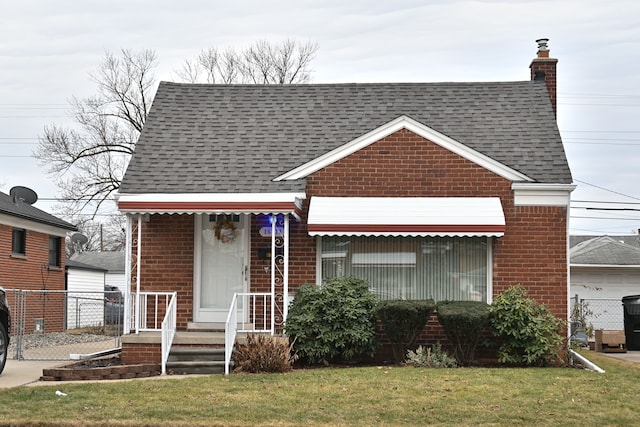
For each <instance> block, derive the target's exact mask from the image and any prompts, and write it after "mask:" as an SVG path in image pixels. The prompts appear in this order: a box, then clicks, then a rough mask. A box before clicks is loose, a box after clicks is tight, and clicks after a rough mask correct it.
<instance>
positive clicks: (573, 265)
mask: <svg viewBox="0 0 640 427" xmlns="http://www.w3.org/2000/svg"><path fill="white" fill-rule="evenodd" d="M569 268H622V269H627V268H640V265H638V264H569Z"/></svg>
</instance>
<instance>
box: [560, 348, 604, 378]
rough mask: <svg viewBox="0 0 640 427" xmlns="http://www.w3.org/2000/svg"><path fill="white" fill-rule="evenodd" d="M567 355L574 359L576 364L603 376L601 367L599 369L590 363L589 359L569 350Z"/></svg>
mask: <svg viewBox="0 0 640 427" xmlns="http://www.w3.org/2000/svg"><path fill="white" fill-rule="evenodd" d="M569 355H570V356H571V357H573V358H575V359H576V360H577V361H578V362H580V363H582V364H583V365H584V366H585V367H586V368H587V369H589V370H592V371H595V372H598V373H600V374H604V372H605V371H604V369H602V368H601V367H599V366H598V365H596V364H595V363H593V362H592V361H590V360H589V359H587V358H586V357H584V356H583V355H581V354H580V353H578V352H576V351H574V350H572V349H569ZM572 365H573V363H572Z"/></svg>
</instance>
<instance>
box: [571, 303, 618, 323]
mask: <svg viewBox="0 0 640 427" xmlns="http://www.w3.org/2000/svg"><path fill="white" fill-rule="evenodd" d="M576 303H578V304H579V306H578V310H579V313H580V317H581V318H584V319H585V321H586V322H587V325H585V326H588V325H589V324H591V325H593V329H594V330H597V329H608V330H623V329H624V310H623V307H622V300H621V299H620V298H579V295H576V296H575V298H572V299H571V304H572V311H571V312H572V313H573V312H574V311H573V309H574V306H575V304H576Z"/></svg>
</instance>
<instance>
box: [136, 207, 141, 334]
mask: <svg viewBox="0 0 640 427" xmlns="http://www.w3.org/2000/svg"><path fill="white" fill-rule="evenodd" d="M136 250H137V254H136V258H137V259H136V334H139V333H140V256H141V255H142V215H138V244H137V248H136Z"/></svg>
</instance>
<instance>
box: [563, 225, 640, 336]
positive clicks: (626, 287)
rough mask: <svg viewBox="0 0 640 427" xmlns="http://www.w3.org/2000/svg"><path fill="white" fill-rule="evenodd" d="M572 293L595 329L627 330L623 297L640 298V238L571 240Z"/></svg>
mask: <svg viewBox="0 0 640 427" xmlns="http://www.w3.org/2000/svg"><path fill="white" fill-rule="evenodd" d="M570 259H571V264H570V267H571V276H570V277H571V292H570V295H571V297H572V298H574V297H575V296H576V295H577V296H578V300H586V302H587V303H588V304H589V308H590V309H591V311H593V312H594V313H595V314H596V316H595V317H594V318H593V319H590V320H591V323H592V324H593V325H594V327H595V328H596V329H624V319H623V310H622V297H625V296H629V295H640V244H639V239H638V236H571V250H570Z"/></svg>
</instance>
